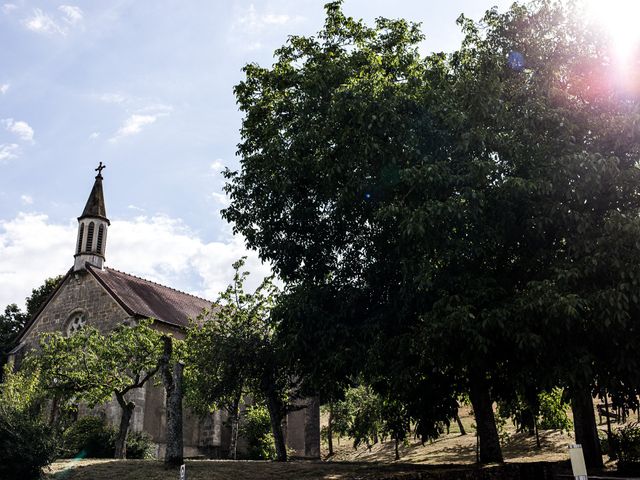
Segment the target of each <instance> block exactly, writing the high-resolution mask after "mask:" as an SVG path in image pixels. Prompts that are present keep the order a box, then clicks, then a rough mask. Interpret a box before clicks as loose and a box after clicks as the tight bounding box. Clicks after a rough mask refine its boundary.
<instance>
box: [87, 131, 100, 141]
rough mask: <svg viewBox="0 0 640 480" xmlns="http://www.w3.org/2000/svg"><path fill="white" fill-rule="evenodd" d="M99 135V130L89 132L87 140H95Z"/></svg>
mask: <svg viewBox="0 0 640 480" xmlns="http://www.w3.org/2000/svg"><path fill="white" fill-rule="evenodd" d="M99 136H100V132H91V135H89V140H95V139H97V138H98V137H99Z"/></svg>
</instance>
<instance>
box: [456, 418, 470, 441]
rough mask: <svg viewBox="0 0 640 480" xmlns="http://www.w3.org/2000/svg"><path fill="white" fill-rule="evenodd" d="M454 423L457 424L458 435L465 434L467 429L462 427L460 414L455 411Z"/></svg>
mask: <svg viewBox="0 0 640 480" xmlns="http://www.w3.org/2000/svg"><path fill="white" fill-rule="evenodd" d="M455 420H456V423H457V424H458V430H460V436H461V437H462V436H464V435H466V434H467V431H466V430H465V429H464V425H463V424H462V420H460V415H458V413H457V412H456V416H455Z"/></svg>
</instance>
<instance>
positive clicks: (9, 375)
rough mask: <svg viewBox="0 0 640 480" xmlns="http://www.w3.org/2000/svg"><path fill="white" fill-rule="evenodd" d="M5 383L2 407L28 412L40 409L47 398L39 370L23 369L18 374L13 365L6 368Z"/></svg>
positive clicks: (1, 390)
mask: <svg viewBox="0 0 640 480" xmlns="http://www.w3.org/2000/svg"><path fill="white" fill-rule="evenodd" d="M3 373H4V374H3V379H4V380H3V382H2V383H1V384H0V405H4V406H5V407H7V408H9V407H10V408H11V409H13V410H17V411H19V412H26V411H30V410H33V409H34V408H37V407H39V405H41V404H42V402H43V401H44V399H45V398H46V391H45V390H44V389H43V387H42V383H41V378H40V375H39V372H38V371H37V370H35V371H34V370H32V369H30V368H23V369H21V370H18V371H16V372H14V371H13V368H12V365H11V364H8V365H5V366H4V372H3Z"/></svg>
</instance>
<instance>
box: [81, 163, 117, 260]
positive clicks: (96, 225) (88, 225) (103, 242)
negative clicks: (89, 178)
mask: <svg viewBox="0 0 640 480" xmlns="http://www.w3.org/2000/svg"><path fill="white" fill-rule="evenodd" d="M104 168H105V166H104V165H102V162H100V165H98V168H96V171H97V172H98V175H96V180H95V182H94V184H93V188H92V189H91V193H90V194H89V199H88V200H87V204H86V205H85V207H84V211H83V212H82V215H81V216H79V217H78V241H77V244H76V254H75V255H74V258H75V262H74V265H73V270H74V271H78V270H83V269H84V268H85V265H86V264H87V263H88V264H90V265H92V266H94V267H97V268H99V269H102V266H103V264H104V252H105V250H106V246H107V229H108V228H109V225H110V224H111V223H110V222H109V219H108V218H107V210H106V208H105V206H104V195H103V193H102V170H104Z"/></svg>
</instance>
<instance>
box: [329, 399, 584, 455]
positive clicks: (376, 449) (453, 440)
mask: <svg viewBox="0 0 640 480" xmlns="http://www.w3.org/2000/svg"><path fill="white" fill-rule="evenodd" d="M460 418H461V420H462V424H463V426H464V428H465V430H466V433H467V434H466V435H464V436H461V435H460V430H459V429H458V426H457V425H456V424H455V422H454V423H452V424H451V427H450V431H449V434H448V435H447V434H445V435H443V436H442V437H440V438H438V439H437V440H434V441H432V442H428V443H425V444H424V445H423V444H422V442H421V441H420V440H419V439H416V438H412V439H410V440H409V441H408V442H405V444H404V445H401V446H400V461H401V462H410V463H421V464H429V465H436V464H470V463H475V462H476V436H475V429H474V428H473V423H474V419H473V416H472V415H470V412H469V409H468V408H465V407H463V408H461V409H460ZM323 421H326V419H324V418H323ZM503 432H504V433H505V434H506V435H504V436H503V437H504V438H505V441H504V442H503V449H502V453H503V455H504V458H505V460H506V461H510V462H518V463H520V462H556V461H562V460H567V459H568V458H569V457H568V452H567V445H569V444H570V443H575V440H574V438H573V436H572V434H570V433H567V432H564V433H562V432H559V431H557V430H541V431H540V448H539V449H538V448H537V446H536V440H535V437H533V436H528V435H525V434H522V433H516V432H515V427H514V426H513V425H511V424H510V423H507V424H506V425H504V427H503ZM333 445H334V455H333V456H332V457H330V458H329V457H328V453H329V451H328V449H327V445H326V444H323V445H322V457H323V458H324V459H326V460H330V461H350V462H370V461H373V462H392V461H394V444H393V442H391V441H388V442H384V443H379V444H376V445H373V446H372V447H371V449H368V448H367V447H366V446H360V447H359V448H357V449H354V448H353V442H352V441H351V440H350V439H348V438H346V439H339V440H337V439H334V442H333Z"/></svg>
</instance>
